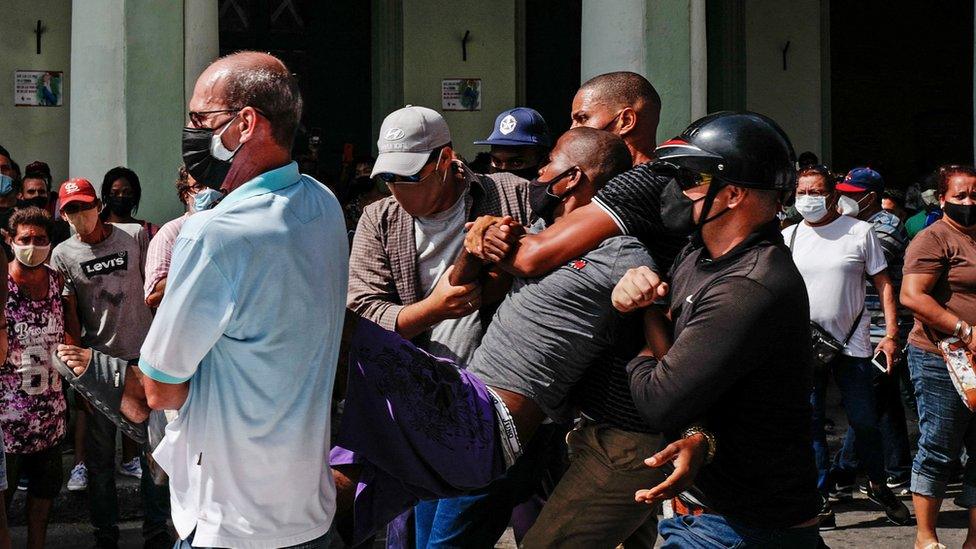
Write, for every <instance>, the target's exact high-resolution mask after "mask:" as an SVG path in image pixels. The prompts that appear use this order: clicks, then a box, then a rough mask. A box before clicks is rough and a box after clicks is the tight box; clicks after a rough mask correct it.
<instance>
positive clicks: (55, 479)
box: [0, 207, 67, 547]
mask: <svg viewBox="0 0 976 549" xmlns="http://www.w3.org/2000/svg"><path fill="white" fill-rule="evenodd" d="M50 231H51V216H50V215H49V214H48V213H47V212H45V211H44V210H41V209H40V208H36V207H27V208H23V209H20V210H18V211H17V212H15V213H14V215H13V216H12V217H11V219H10V234H11V235H12V236H11V242H10V244H11V247H12V248H13V251H14V257H15V258H16V259H15V261H12V262H11V263H10V266H9V273H8V275H7V292H8V297H7V302H6V305H5V315H6V327H5V328H4V329H5V330H6V331H7V337H8V340H9V347H10V351H9V355H8V358H7V361H6V362H5V363H3V364H2V365H0V427H2V431H3V434H4V436H5V437H6V439H5V440H4V444H5V446H6V452H7V455H6V460H7V473H8V478H9V485H10V487H14V486H16V485H17V480H18V478H23V477H24V476H27V475H28V474H29V476H30V483H29V484H28V488H27V498H28V503H27V513H28V520H27V523H28V530H27V536H28V540H29V541H28V545H30V546H37V547H40V546H42V545H44V537H45V530H46V529H47V518H48V514H49V512H50V510H51V504H52V501H53V499H54V497H55V496H57V495H58V493H59V492H60V491H61V483H62V480H63V479H62V477H63V473H62V469H61V451H60V448H59V445H60V442H61V439H62V438H64V435H65V431H66V411H67V403H66V401H65V398H64V393H63V392H62V390H61V376H60V375H59V374H58V372H57V370H56V369H55V368H54V365H53V364H52V362H51V360H50V356H51V353H52V352H54V350H55V349H56V348H57V346H58V345H59V344H61V343H64V342H65V314H66V311H65V308H64V306H63V305H62V301H61V291H62V286H63V282H62V278H61V276H60V275H59V274H58V272H57V271H55V270H53V269H51V268H50V267H48V266H47V265H45V264H44V261H45V260H46V259H47V258H48V255H49V254H50V251H51V242H50ZM5 497H6V503H7V505H8V506H9V504H10V500H11V499H12V497H13V492H12V491H11V489H9V488H8V489H7V490H6V493H5Z"/></svg>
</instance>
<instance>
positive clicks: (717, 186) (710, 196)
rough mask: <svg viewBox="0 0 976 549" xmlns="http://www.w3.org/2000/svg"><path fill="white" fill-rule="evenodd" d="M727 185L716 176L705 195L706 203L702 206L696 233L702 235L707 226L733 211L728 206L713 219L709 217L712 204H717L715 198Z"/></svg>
mask: <svg viewBox="0 0 976 549" xmlns="http://www.w3.org/2000/svg"><path fill="white" fill-rule="evenodd" d="M725 185H726V183H725V182H724V181H722V180H721V179H719V178H717V177H714V176H713V177H712V184H711V185H709V186H708V192H707V193H705V197H704V200H705V203H704V204H702V213H701V217H699V218H698V223H697V224H696V225H695V230H696V232H699V233H700V232H701V230H702V227H704V226H705V224H707V223H711V222H712V221H715V220H716V219H718V218H720V217H722V216H723V215H725V214H727V213H729V211H731V208H729V207H728V206H726V207H725V209H724V210H722V211H720V212H718V213H717V214H715V215H713V216H712V217H708V214H709V213H710V212H711V211H712V204H714V203H715V197H716V196H718V193H719V191H721V190H722V189H724V188H725Z"/></svg>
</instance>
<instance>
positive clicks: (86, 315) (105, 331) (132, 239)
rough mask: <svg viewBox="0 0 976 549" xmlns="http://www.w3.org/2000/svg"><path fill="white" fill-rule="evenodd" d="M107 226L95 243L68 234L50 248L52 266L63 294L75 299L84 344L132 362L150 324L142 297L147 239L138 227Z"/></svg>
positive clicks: (150, 315)
mask: <svg viewBox="0 0 976 549" xmlns="http://www.w3.org/2000/svg"><path fill="white" fill-rule="evenodd" d="M110 226H111V227H112V234H110V235H109V236H108V238H106V239H105V240H103V241H101V242H99V243H98V244H86V243H85V242H82V241H81V240H80V239H79V238H78V236H77V235H73V236H71V238H69V239H67V240H65V241H64V242H62V243H61V244H59V245H58V247H57V248H55V249H54V252H52V254H51V264H52V266H53V267H54V268H55V269H57V270H58V271H60V272H61V274H62V275H64V278H65V283H64V295H66V296H69V295H74V296H75V297H76V298H77V302H78V317H79V320H80V321H81V328H82V336H81V342H82V344H83V345H85V346H86V347H92V348H94V349H97V350H99V351H101V352H103V353H105V354H107V355H109V356H114V357H118V358H121V359H124V360H134V359H136V358H138V357H139V348H140V347H141V346H142V341H143V339H145V337H146V333H147V332H148V331H149V324H150V323H151V322H152V314H151V313H150V312H149V307H147V306H146V303H145V301H143V299H142V295H143V294H142V282H143V268H144V265H145V257H146V253H145V252H146V246H147V245H148V238H147V237H146V234H145V230H143V228H142V227H140V226H139V225H136V224H131V223H120V224H117V225H115V224H113V225H110Z"/></svg>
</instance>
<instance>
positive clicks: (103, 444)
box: [85, 412, 170, 545]
mask: <svg viewBox="0 0 976 549" xmlns="http://www.w3.org/2000/svg"><path fill="white" fill-rule="evenodd" d="M116 430H117V428H116V426H115V424H114V423H112V421H111V420H110V419H108V418H107V417H105V415H104V414H101V413H99V412H95V413H92V414H89V417H88V429H87V432H86V433H85V449H86V450H87V452H88V453H87V457H86V459H85V466H86V467H87V468H88V495H89V501H90V507H91V522H92V526H94V527H95V532H94V535H95V540H96V543H100V544H104V545H114V544H116V543H117V542H118V539H119V527H118V522H119V498H118V492H117V491H116V487H115V435H116ZM139 461H140V463H141V464H142V478H141V479H140V491H141V492H142V494H141V495H142V503H143V521H142V534H143V537H144V538H145V539H149V538H151V537H153V536H155V535H158V534H160V533H165V532H166V531H167V530H166V520H167V519H168V518H169V514H170V513H169V509H170V507H169V490H168V489H167V488H166V487H161V486H156V485H155V484H153V482H152V474H151V473H150V472H149V467H147V465H146V462H145V459H144V458H142V457H140V460H139Z"/></svg>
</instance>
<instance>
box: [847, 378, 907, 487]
mask: <svg viewBox="0 0 976 549" xmlns="http://www.w3.org/2000/svg"><path fill="white" fill-rule="evenodd" d="M902 369H907V365H905V364H904V363H900V364H896V365H895V371H894V372H892V374H891V375H890V376H889V375H885V374H880V375H877V376H875V382H876V383H875V396H876V397H877V402H878V415H879V417H878V421H879V423H878V427H879V428H880V429H881V449H882V451H883V452H884V464H885V472H886V473H887V475H888V476H889V477H891V478H894V479H898V480H907V479H908V477H909V476H910V475H911V473H912V455H911V450H910V449H909V444H908V425H907V424H906V422H905V408H904V406H903V404H902V399H901V391H900V390H899V379H900V377H901V376H900V373H899V372H900V371H901V370H902ZM913 400H914V399H913ZM856 437H857V435H856V434H855V433H854V429H853V428H851V427H848V428H847V434H846V435H845V436H844V444H843V445H842V446H841V448H840V452H838V453H837V455H836V456H835V458H834V473H835V474H846V475H848V476H849V478H850V480H851V482H853V477H854V476H855V475H856V474H857V470H858V469H859V468H860V462H859V461H858V459H857V455H856V454H855V452H854V445H855V440H856Z"/></svg>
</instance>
